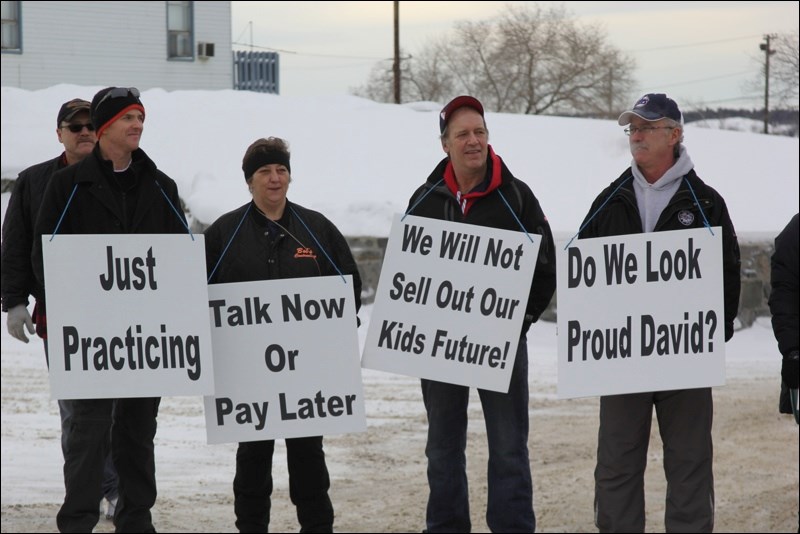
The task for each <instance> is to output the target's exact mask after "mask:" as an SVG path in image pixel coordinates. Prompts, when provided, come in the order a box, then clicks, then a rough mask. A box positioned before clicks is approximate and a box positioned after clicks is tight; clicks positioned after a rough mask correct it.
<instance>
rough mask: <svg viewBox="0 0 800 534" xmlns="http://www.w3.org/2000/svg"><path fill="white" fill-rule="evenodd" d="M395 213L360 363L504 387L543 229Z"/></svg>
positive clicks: (454, 381)
mask: <svg viewBox="0 0 800 534" xmlns="http://www.w3.org/2000/svg"><path fill="white" fill-rule="evenodd" d="M529 235H530V237H529V236H528V235H526V234H525V233H524V232H512V231H510V230H498V229H496V228H487V227H485V226H476V225H469V224H461V223H454V222H448V221H440V220H437V219H429V218H425V217H415V216H411V215H409V216H406V217H404V218H401V215H396V216H395V218H394V222H393V224H392V230H391V233H390V234H389V241H388V243H387V245H386V255H385V256H384V259H383V266H382V267H381V276H380V280H379V281H378V289H377V293H376V295H375V304H374V305H373V309H372V316H371V318H370V326H369V331H368V332H367V339H366V344H365V347H364V354H363V356H362V360H361V365H362V367H365V368H369V369H376V370H379V371H389V372H392V373H397V374H402V375H408V376H416V377H420V378H427V379H431V380H438V381H440V382H447V383H450V384H460V385H464V386H474V387H478V388H482V389H489V390H492V391H501V392H506V391H508V384H509V381H510V379H511V371H512V369H513V367H514V359H515V357H516V352H517V345H518V343H519V336H520V332H521V331H522V321H523V320H524V318H525V309H526V307H527V304H528V295H529V292H530V288H531V282H532V280H533V271H534V269H535V267H536V258H537V255H538V253H539V245H540V244H541V236H539V235H536V234H529Z"/></svg>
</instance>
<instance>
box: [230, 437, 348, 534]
mask: <svg viewBox="0 0 800 534" xmlns="http://www.w3.org/2000/svg"><path fill="white" fill-rule="evenodd" d="M274 450H275V441H274V440H269V441H251V442H243V443H239V448H238V450H237V451H236V477H235V478H234V479H233V496H234V511H235V513H236V528H238V529H239V532H269V514H270V509H271V495H272V454H273V452H274ZM286 461H287V463H288V467H289V498H290V499H291V500H292V504H294V505H295V507H296V508H297V521H298V522H299V523H300V532H333V505H332V504H331V500H330V497H329V496H328V489H330V486H331V481H330V478H329V476H328V467H327V465H325V452H324V451H323V450H322V436H315V437H309V438H293V439H287V440H286Z"/></svg>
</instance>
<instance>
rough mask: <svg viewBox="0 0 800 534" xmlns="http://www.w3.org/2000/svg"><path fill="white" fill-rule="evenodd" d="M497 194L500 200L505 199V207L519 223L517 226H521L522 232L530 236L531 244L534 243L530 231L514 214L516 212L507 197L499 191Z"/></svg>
mask: <svg viewBox="0 0 800 534" xmlns="http://www.w3.org/2000/svg"><path fill="white" fill-rule="evenodd" d="M497 194H498V195H500V198H502V199H503V203H505V205H506V207H507V208H508V211H509V212H510V213H511V215H513V216H514V220H515V221H517V224H518V225H519V227H520V228H522V231H523V232H525V235H526V236H528V239H529V240H530V242H531V243H533V238H532V237H531V235H530V234H529V233H528V231H527V230H526V229H525V226H523V224H522V221H520V220H519V217H517V214H516V213H514V210H513V209H511V205H510V204H509V203H508V200H506V197H505V196H504V195H503V193H502V192H501V191H500V190H499V189H498V190H497Z"/></svg>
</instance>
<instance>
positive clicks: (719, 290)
mask: <svg viewBox="0 0 800 534" xmlns="http://www.w3.org/2000/svg"><path fill="white" fill-rule="evenodd" d="M712 232H713V235H712ZM558 249H559V252H558V254H559V256H558V260H557V262H556V263H557V264H558V293H557V294H558V396H559V398H572V397H587V396H596V395H616V394H621V393H636V392H641V391H664V390H670V389H689V388H698V387H709V386H719V385H722V384H724V383H725V324H724V323H725V313H724V307H723V306H724V302H723V283H722V229H721V228H719V227H714V228H711V229H692V230H676V231H670V232H652V233H646V234H631V235H621V236H615V237H603V238H596V239H580V240H576V241H573V243H572V246H570V247H569V248H568V249H566V250H564V247H563V243H562V244H561V246H559V247H558Z"/></svg>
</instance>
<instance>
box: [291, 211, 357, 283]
mask: <svg viewBox="0 0 800 534" xmlns="http://www.w3.org/2000/svg"><path fill="white" fill-rule="evenodd" d="M289 211H291V212H292V214H293V215H294V216H295V217H297V220H298V221H300V223H301V224H302V225H303V227H304V228H305V229H306V232H308V235H310V236H311V239H313V240H314V243H316V244H317V246H318V247H319V249H320V250H321V251H322V253H323V254H325V257H326V258H328V261H329V262H331V265H333V268H334V269H336V272H337V273H339V276H341V277H342V282H344V283H345V284H347V280H346V279H345V277H344V275H343V274H342V271H341V270H339V267H338V266H337V265H336V263H334V261H333V259H331V257H330V256H329V255H328V253H327V252H326V251H325V249H324V248H323V247H322V244H321V243H320V242H319V240H318V239H317V236H315V235H314V232H312V231H311V228H309V227H308V225H307V224H306V222H305V221H304V220H303V219H302V218H301V217H300V215H298V213H297V212H296V211H295V210H294V208H292V207H291V206H289Z"/></svg>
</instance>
